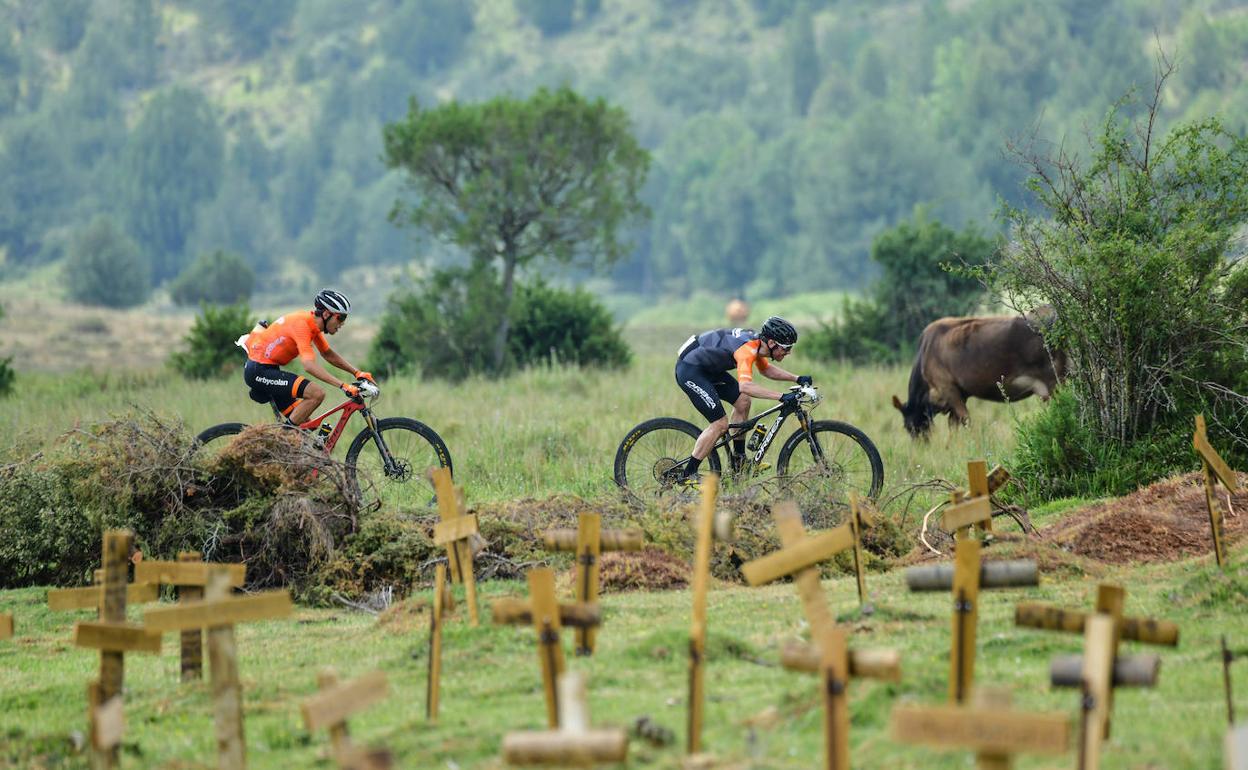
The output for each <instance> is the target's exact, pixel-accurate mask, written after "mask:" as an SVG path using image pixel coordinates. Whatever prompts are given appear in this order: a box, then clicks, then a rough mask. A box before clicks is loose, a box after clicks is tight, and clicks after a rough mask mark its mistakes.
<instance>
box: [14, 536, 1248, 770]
mask: <svg viewBox="0 0 1248 770" xmlns="http://www.w3.org/2000/svg"><path fill="white" fill-rule="evenodd" d="M990 554H991V550H989V555H990ZM1109 579H1111V580H1115V581H1117V582H1120V583H1122V584H1124V585H1126V586H1127V591H1128V594H1127V605H1126V608H1127V614H1129V615H1152V616H1156V617H1162V618H1167V619H1171V620H1174V621H1176V622H1178V623H1179V624H1180V626H1181V629H1182V636H1181V646H1180V647H1179V648H1178V649H1177V650H1162V651H1161V654H1162V656H1163V658H1164V665H1163V667H1162V670H1161V671H1162V673H1161V677H1160V680H1159V686H1158V687H1157V688H1156V689H1153V690H1128V691H1120V692H1119V693H1118V694H1117V696H1116V698H1115V705H1114V721H1113V740H1112V741H1111V742H1110V743H1109V744H1108V746H1107V748H1106V751H1105V755H1104V762H1103V764H1102V766H1103V767H1105V768H1110V769H1113V768H1143V767H1165V768H1168V769H1169V770H1186V769H1189V768H1190V769H1192V770H1195V769H1196V768H1211V767H1217V766H1219V764H1218V762H1219V760H1218V757H1219V754H1220V738H1221V734H1222V732H1223V731H1224V729H1225V722H1224V713H1225V712H1224V706H1223V700H1222V697H1221V669H1220V663H1219V655H1218V648H1217V639H1218V636H1219V634H1227V635H1228V638H1229V639H1230V640H1232V644H1233V645H1234V644H1235V640H1242V639H1243V637H1244V635H1245V633H1248V619H1246V616H1245V614H1244V612H1243V609H1244V605H1245V602H1246V601H1248V590H1246V589H1248V572H1246V571H1245V559H1244V554H1243V552H1242V551H1241V552H1239V553H1237V555H1236V558H1235V561H1234V564H1233V565H1232V567H1231V569H1230V570H1229V571H1228V573H1227V574H1226V575H1223V574H1221V573H1219V572H1218V571H1217V570H1216V568H1215V567H1213V566H1212V564H1211V561H1210V560H1209V559H1207V558H1206V559H1201V560H1198V561H1194V562H1185V563H1180V564H1174V565H1165V566H1156V567H1147V568H1139V569H1128V570H1117V571H1114V572H1112V573H1111V574H1110V576H1109ZM868 585H869V591H870V592H871V594H872V599H873V601H874V603H875V606H876V608H877V609H876V612H875V614H874V615H870V616H867V617H865V618H860V617H859V616H858V614H857V610H856V603H855V600H854V587H853V582H852V579H836V580H830V581H826V582H825V583H824V589H825V594H826V596H827V598H828V600H829V602H830V603H831V605H832V606H833V608H834V611H836V612H837V613H839V614H840V616H841V617H842V619H850V620H849V622H850V626H851V628H852V637H851V646H852V647H856V648H862V649H866V648H892V649H896V650H898V651H899V652H900V653H901V655H902V661H903V664H902V665H903V679H902V681H901V682H900V683H899V684H882V683H876V682H870V681H859V682H854V683H852V685H851V687H850V700H851V711H852V735H851V744H852V747H853V755H854V762H855V764H854V766H855V767H859V768H890V769H898V768H916V769H917V768H924V769H925V770H926V769H929V768H931V769H936V770H939V769H941V768H962V767H969V766H970V765H969V762H970V761H971V760H970V758H969V756H968V755H967V754H965V753H936V752H932V751H930V750H927V749H922V748H918V747H907V746H902V745H899V744H897V743H895V742H894V741H893V740H892V739H891V738H890V736H889V732H888V715H889V712H890V710H891V709H892V707H893V705H894V704H897V703H902V702H918V703H938V702H941V701H943V699H944V698H945V697H946V682H947V677H948V648H949V615H948V612H949V600H948V598H947V597H945V596H942V595H933V594H910V593H908V592H906V591H905V587H904V582H903V580H902V574H901V572H900V571H895V572H893V573H891V574H887V575H882V576H876V575H872V576H870V578H869V584H868ZM522 591H523V588H522V586H521V585H519V584H516V583H505V582H491V583H487V584H485V585H484V586H483V595H484V596H483V600H484V602H485V603H488V602H489V601H490V600H491V599H492V598H494V597H497V596H500V595H503V594H507V593H519V592H522ZM1095 593H1096V590H1095V585H1094V583H1093V582H1092V581H1090V580H1067V581H1063V582H1045V583H1044V584H1043V585H1042V586H1041V587H1040V588H1038V589H1032V590H1028V591H1022V590H1020V591H1011V592H992V593H988V594H985V595H984V597H983V599H982V601H981V608H980V620H979V627H978V637H979V638H978V656H977V662H976V680H977V681H978V682H982V683H996V684H1002V685H1007V686H1009V687H1011V688H1013V692H1014V698H1015V704H1016V706H1017V707H1018V708H1023V709H1031V710H1044V711H1057V712H1060V713H1063V714H1065V715H1067V716H1068V717H1069V718H1070V719H1071V720H1072V724H1074V723H1075V721H1074V720H1075V716H1076V704H1077V700H1078V696H1077V695H1076V693H1074V692H1073V691H1068V690H1067V691H1052V690H1050V688H1049V687H1048V685H1047V669H1048V661H1049V659H1050V658H1051V657H1053V656H1054V655H1058V654H1063V653H1075V652H1078V651H1079V649H1080V642H1081V640H1080V639H1079V638H1078V637H1076V636H1071V635H1060V634H1052V633H1046V632H1040V631H1033V630H1028V629H1019V628H1015V627H1014V626H1013V624H1012V607H1013V605H1014V604H1015V603H1016V602H1019V601H1028V600H1038V601H1049V602H1054V603H1057V604H1060V605H1062V606H1069V607H1077V608H1087V607H1090V606H1091V605H1092V604H1093V603H1094V602H1095ZM603 603H604V611H605V616H606V625H605V626H604V628H603V630H602V632H601V633H600V635H599V650H598V653H597V654H596V655H595V656H594V657H592V658H590V659H583V658H574V657H571V656H570V655H569V657H568V661H569V666H570V667H574V668H576V669H579V670H584V671H586V672H588V673H589V675H590V693H591V709H592V713H593V720H594V722H595V723H596V724H602V725H621V726H624V725H628V724H631V723H632V722H633V721H634V720H635V719H637V718H638V717H641V716H643V715H646V716H649V717H650V718H651V719H652V720H653V721H656V722H657V723H659V724H661V725H664V726H666V727H668V728H670V729H671V730H673V731H674V732H675V733H676V734H677V736H678V742H679V741H683V735H684V724H685V714H686V710H685V706H686V697H687V694H686V688H687V673H686V672H687V669H686V657H685V645H686V644H687V642H686V639H687V632H688V623H689V614H688V613H689V606H690V595H689V594H688V592H686V591H667V592H653V593H629V594H608V595H606V596H605V597H604V599H603ZM709 605H710V611H709V618H710V620H709V623H710V630H711V635H712V636H711V646H710V649H711V653H710V655H709V660H708V667H709V668H708V675H707V694H708V697H707V702H706V716H705V732H704V742H705V746H706V748H707V750H708V751H710V752H712V753H713V754H715V755H716V756H717V757H718V758H719V759H720V760H721V761H722V762H723V763H724V764H720V765H717V766H719V767H742V768H744V767H750V768H759V769H760V770H761V769H763V768H777V769H778V768H809V767H815V766H820V765H821V763H822V754H821V752H822V738H821V730H822V726H821V725H822V722H821V719H820V711H819V707H818V703H819V700H818V695H817V692H816V688H815V684H814V682H813V680H812V679H810V678H808V677H806V676H804V675H799V674H795V673H790V672H787V671H784V670H783V669H780V668H778V667H776V666H775V665H773V664H774V663H775V662H776V660H777V658H778V650H779V648H780V646H781V645H782V644H783V642H784V641H785V640H786V639H789V638H795V637H799V636H801V635H802V634H803V633H804V630H805V624H804V622H803V621H802V619H801V611H800V607H799V603H798V600H797V597H796V594H795V592H794V590H793V588H792V586H790V585H777V586H770V587H764V588H760V589H749V588H741V587H731V588H722V587H721V588H718V589H717V590H713V591H712V593H711V596H710V602H709ZM0 611H7V612H13V613H15V615H16V617H17V635H16V637H15V638H14V639H12V640H9V641H5V642H0V671H3V672H4V675H3V679H2V680H0V681H2V682H3V684H2V685H0V761H3V760H6V759H7V761H8V763H9V766H15V767H58V768H79V767H85V766H86V765H85V761H84V759H83V758H82V757H81V756H79V755H72V754H71V753H70V752H69V749H68V747H69V742H68V740H67V736H68V734H69V733H70V732H71V731H75V730H78V731H81V730H83V729H84V728H85V718H84V714H85V698H84V687H85V683H86V681H87V680H88V678H90V677H92V676H93V675H95V672H96V671H97V669H98V658H97V657H96V655H95V654H93V653H90V652H88V651H84V650H78V649H76V648H74V647H72V646H71V644H70V643H69V639H70V635H71V628H72V625H73V621H75V620H85V619H88V618H89V613H86V612H79V613H53V612H51V611H49V610H47V609H46V604H45V602H44V592H43V590H40V589H23V590H16V591H7V592H3V593H0ZM465 614H466V613H465V611H464V609H463V606H462V604H461V605H460V608H459V609H458V610H457V614H456V616H455V617H454V618H453V619H451V620H450V621H449V622H448V625H447V626H446V635H445V638H444V657H443V671H444V674H443V682H442V704H443V707H442V714H441V719H440V720H439V722H438V724H437V725H436V726H433V725H430V724H428V723H427V722H426V721H425V719H424V688H425V667H426V644H427V635H426V634H427V630H426V629H427V616H425V615H424V614H399V615H397V616H396V619H395V620H393V621H392V622H388V623H383V622H378V621H377V620H375V619H373V618H372V617H370V616H367V615H363V614H359V613H353V612H349V611H345V610H323V609H317V610H311V609H300V610H298V611H297V613H296V617H295V618H294V620H293V621H274V622H262V623H254V624H248V625H245V626H240V627H239V629H238V632H237V633H238V644H239V648H240V667H241V672H242V680H243V685H244V703H245V709H246V718H247V722H246V732H247V746H248V753H249V760H250V766H251V767H253V768H288V767H318V768H320V767H330V765H329V763H328V761H327V760H326V759H325V758H324V757H325V749H326V746H327V743H328V739H327V736H326V735H324V734H323V733H322V734H317V735H312V736H309V735H308V734H307V733H306V731H305V730H304V729H303V727H302V723H301V721H300V716H299V703H300V701H301V700H302V699H304V698H306V697H308V696H309V695H311V694H312V693H313V692H314V691H315V680H316V672H317V671H318V670H319V669H320V668H321V667H322V666H329V665H332V666H334V667H336V668H337V669H338V671H339V673H340V674H341V675H342V676H343V677H344V678H350V677H353V676H356V675H359V674H362V673H364V672H366V671H369V670H372V669H381V670H383V671H385V672H386V673H387V674H388V676H389V679H390V690H391V692H390V697H389V699H388V700H387V701H386V702H385V704H384V705H380V706H377V707H374V708H372V709H370V710H369V711H368V712H366V713H363V714H361V715H359V716H357V717H355V718H354V719H353V720H352V725H351V726H352V735H353V736H354V737H355V738H357V739H358V740H359V741H361V742H364V743H368V742H372V743H379V744H384V745H387V746H389V747H390V748H391V749H393V750H394V751H395V752H396V753H397V755H398V757H399V760H400V762H399V766H400V767H459V768H465V769H466V768H495V767H500V764H499V763H498V762H497V761H496V759H495V757H496V756H497V754H498V751H499V746H500V741H501V738H502V735H503V734H504V733H505V732H507V731H509V730H522V729H539V728H541V727H542V725H543V721H544V707H543V701H542V693H541V687H540V681H539V673H538V671H539V669H538V664H537V661H536V660H535V647H534V639H533V634H532V632H531V630H529V629H518V628H511V627H494V626H491V625H489V624H488V622H487V623H486V624H485V625H483V626H482V627H480V628H477V629H472V628H469V627H468V626H467V623H466V621H465ZM483 616H485V617H488V613H485V612H484V608H483ZM131 617H132V619H135V620H138V619H139V618H140V617H141V616H140V612H139V610H138V609H137V608H132V610H131ZM567 636H568V635H567V634H565V639H564V642H565V649H568V644H570V642H568V639H567ZM1136 651H1139V652H1144V651H1154V650H1145V649H1144V648H1142V647H1141V646H1139V645H1135V644H1132V643H1124V652H1136ZM569 652H570V650H569ZM760 661H761V663H760ZM177 671H178V655H177V652H176V642H175V641H174V640H173V638H172V637H167V638H166V647H165V650H164V651H163V653H162V654H161V655H160V656H159V657H154V656H140V655H133V656H129V657H127V660H126V692H127V706H126V707H127V714H126V719H127V732H126V738H125V741H126V745H127V747H129V748H128V749H127V751H126V753H125V754H123V766H129V767H178V768H207V767H212V766H213V763H214V756H213V751H214V745H215V744H214V741H213V732H212V709H211V700H210V690H209V686H208V685H207V683H197V684H192V685H182V684H179V683H178V675H177ZM766 709H775V710H776V712H777V714H776V720H775V723H774V724H772V725H769V726H762V727H755V728H751V727H750V726H749V725H747V724H745V720H747V719H748V718H749V717H751V716H754V715H756V714H759V713H761V712H763V711H764V710H766ZM681 752H682V749H681V746H679V745H677V746H672V747H668V748H664V749H657V748H651V747H648V746H644V745H641V744H639V743H636V742H634V744H633V746H632V748H631V757H632V761H631V766H634V767H638V766H640V767H654V768H676V767H679V766H680V756H681ZM1072 763H1073V754H1071V755H1067V756H1066V757H1063V758H1053V759H1047V760H1039V759H1025V760H1022V761H1020V762H1019V763H1018V764H1017V766H1018V767H1020V768H1024V770H1025V769H1026V768H1037V767H1068V766H1071V764H1072Z"/></svg>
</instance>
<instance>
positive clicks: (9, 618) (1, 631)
mask: <svg viewBox="0 0 1248 770" xmlns="http://www.w3.org/2000/svg"><path fill="white" fill-rule="evenodd" d="M12 638H13V613H11V612H0V639H12Z"/></svg>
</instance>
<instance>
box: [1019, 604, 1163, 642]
mask: <svg viewBox="0 0 1248 770" xmlns="http://www.w3.org/2000/svg"><path fill="white" fill-rule="evenodd" d="M1087 619H1088V613H1086V612H1078V611H1075V610H1063V609H1060V608H1058V607H1053V606H1051V605H1047V604H1036V603H1023V604H1019V605H1017V606H1016V607H1015V608H1014V624H1015V625H1019V626H1026V627H1029V628H1040V629H1044V630H1046V631H1066V632H1068V633H1075V634H1081V633H1083V629H1084V625H1085V623H1086V622H1087ZM1121 630H1122V635H1121V638H1122V639H1126V640H1129V641H1133V642H1143V643H1145V644H1156V645H1162V646H1166V647H1174V646H1176V645H1178V643H1179V627H1178V626H1177V625H1175V624H1174V623H1171V622H1170V621H1168V620H1156V619H1154V618H1135V617H1124V618H1123V619H1122V621H1121Z"/></svg>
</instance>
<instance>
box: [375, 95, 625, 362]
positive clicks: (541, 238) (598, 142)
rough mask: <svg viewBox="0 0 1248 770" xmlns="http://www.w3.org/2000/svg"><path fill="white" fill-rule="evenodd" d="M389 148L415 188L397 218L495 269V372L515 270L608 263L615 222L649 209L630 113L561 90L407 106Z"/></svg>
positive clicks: (613, 255)
mask: <svg viewBox="0 0 1248 770" xmlns="http://www.w3.org/2000/svg"><path fill="white" fill-rule="evenodd" d="M385 157H386V163H387V164H388V165H389V166H390V167H391V168H399V169H402V170H403V171H405V172H406V173H407V175H408V177H409V179H410V181H411V182H412V184H413V186H414V187H415V189H416V192H417V193H418V196H419V197H418V200H417V201H416V202H415V203H411V204H407V205H404V204H403V203H402V202H401V201H400V202H398V203H396V208H395V211H394V214H393V215H394V216H395V217H398V218H399V219H401V220H406V221H409V222H411V223H412V224H415V225H417V226H420V227H423V228H426V229H428V230H429V231H430V232H432V233H433V234H434V235H436V236H437V237H439V238H441V239H443V240H446V241H448V242H449V243H452V244H454V245H456V246H458V247H460V248H461V249H463V250H464V251H466V252H467V253H468V255H469V256H470V257H471V258H472V260H473V263H474V265H475V266H477V268H478V269H480V268H482V267H485V266H493V265H495V264H496V263H497V264H499V265H500V266H501V272H502V285H501V287H500V292H501V296H502V305H503V308H504V312H503V313H502V317H501V318H500V319H499V321H498V327H497V329H496V330H495V333H494V343H493V365H494V367H495V370H496V371H498V370H501V369H502V367H503V364H504V358H505V354H506V350H507V333H508V328H509V324H510V315H509V314H508V313H507V312H506V311H507V310H508V309H509V308H510V305H511V299H512V294H513V293H514V291H515V278H516V268H517V267H519V266H522V265H526V264H528V263H530V262H532V261H533V260H535V259H538V258H544V259H548V260H553V261H555V262H560V263H565V264H566V263H570V262H573V261H574V260H577V259H578V258H579V259H581V260H583V261H584V262H586V263H588V264H591V265H592V264H595V263H599V262H602V263H607V264H609V263H611V262H614V261H615V260H616V259H618V258H619V257H620V256H621V255H622V254H623V253H624V250H625V249H624V244H623V243H622V242H621V240H620V238H619V237H618V234H619V232H620V230H621V228H623V227H627V226H628V225H629V224H630V223H631V222H632V221H633V220H634V219H636V218H638V217H641V216H644V215H645V213H646V209H645V207H644V206H643V205H642V204H641V202H640V200H639V199H638V195H637V193H638V190H639V188H640V187H641V185H642V183H643V182H644V180H645V174H646V170H647V168H648V166H649V154H648V153H647V152H646V151H645V150H644V149H642V147H641V146H640V145H639V144H638V143H637V141H636V139H634V138H633V135H632V132H631V131H630V128H629V121H628V117H627V115H626V114H625V113H624V111H623V110H621V109H619V108H615V107H610V106H608V105H607V103H606V102H605V101H603V100H602V99H597V100H594V101H587V100H586V99H584V98H582V97H581V96H580V95H578V94H577V93H575V92H574V91H572V90H571V89H569V88H567V87H564V88H560V89H559V90H557V91H548V90H546V89H544V88H543V89H539V90H538V91H537V92H536V93H535V94H533V96H531V97H530V98H529V99H527V100H523V101H521V100H518V99H514V98H511V97H496V98H494V99H492V100H490V101H488V102H482V103H478V104H460V103H458V102H449V103H447V104H443V105H441V106H439V107H436V108H434V109H429V110H422V109H420V107H419V105H417V104H415V103H413V104H412V106H411V109H410V111H409V113H408V116H407V119H406V120H405V121H402V122H399V123H392V124H389V125H387V126H386V128H385Z"/></svg>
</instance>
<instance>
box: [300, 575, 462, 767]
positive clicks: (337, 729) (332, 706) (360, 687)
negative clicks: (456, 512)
mask: <svg viewBox="0 0 1248 770" xmlns="http://www.w3.org/2000/svg"><path fill="white" fill-rule="evenodd" d="M439 566H441V565H439ZM316 682H317V686H318V687H319V688H320V692H318V693H317V694H316V695H314V696H312V697H311V698H308V699H307V700H305V701H304V702H303V724H304V726H306V727H307V728H308V732H315V731H317V730H320V729H321V728H328V729H329V741H330V746H331V747H332V749H333V754H334V760H335V761H336V762H337V763H338V767H339V768H341V770H388V769H389V768H390V767H392V766H393V764H394V758H393V757H392V756H391V755H390V752H389V751H386V750H384V749H368V748H358V747H356V746H355V745H354V744H353V743H352V742H351V736H350V733H349V732H348V731H347V717H349V716H351V715H352V714H354V713H355V712H357V711H362V710H363V709H366V708H368V707H369V706H371V705H373V704H375V703H378V702H379V701H382V700H384V699H385V698H386V695H387V683H386V675H385V672H382V671H373V672H371V673H368V674H365V675H363V676H361V677H359V678H357V679H353V680H351V681H350V682H339V681H338V673H337V672H336V671H334V670H333V669H332V668H327V669H324V670H322V671H321V672H320V673H319V674H318V675H317V677H316Z"/></svg>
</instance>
